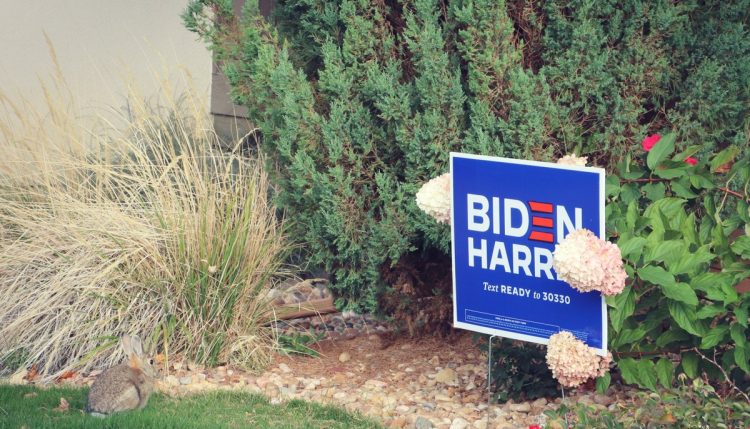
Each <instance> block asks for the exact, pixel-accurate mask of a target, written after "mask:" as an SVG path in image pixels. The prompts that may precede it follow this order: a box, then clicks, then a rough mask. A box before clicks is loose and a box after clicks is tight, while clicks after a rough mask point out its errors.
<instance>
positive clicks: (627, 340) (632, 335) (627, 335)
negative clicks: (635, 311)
mask: <svg viewBox="0 0 750 429" xmlns="http://www.w3.org/2000/svg"><path fill="white" fill-rule="evenodd" d="M645 336H646V330H645V329H644V328H643V326H638V327H637V328H635V329H623V330H622V331H621V332H620V333H619V334H618V335H617V336H616V337H615V340H616V342H617V346H618V347H619V346H623V345H625V344H631V343H635V342H637V341H640V340H641V339H643V337H645Z"/></svg>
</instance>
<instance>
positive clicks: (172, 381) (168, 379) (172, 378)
mask: <svg viewBox="0 0 750 429" xmlns="http://www.w3.org/2000/svg"><path fill="white" fill-rule="evenodd" d="M164 382H165V383H166V384H168V385H171V386H177V385H178V384H180V380H178V379H177V377H175V376H174V375H168V376H166V377H164Z"/></svg>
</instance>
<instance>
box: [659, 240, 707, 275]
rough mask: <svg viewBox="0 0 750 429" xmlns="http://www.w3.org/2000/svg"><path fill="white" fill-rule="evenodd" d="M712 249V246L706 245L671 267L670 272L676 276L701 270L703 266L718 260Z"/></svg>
mask: <svg viewBox="0 0 750 429" xmlns="http://www.w3.org/2000/svg"><path fill="white" fill-rule="evenodd" d="M710 249H711V246H710V245H709V244H705V245H703V246H701V247H699V248H698V249H696V250H695V252H693V253H689V254H688V255H687V256H685V257H682V258H679V259H678V260H677V262H676V263H675V264H673V265H672V266H670V267H669V272H671V273H672V274H675V275H677V274H685V273H690V272H695V271H696V270H698V269H700V268H701V265H702V264H705V263H707V262H711V261H713V260H714V259H715V258H716V255H714V254H713V253H711V250H710Z"/></svg>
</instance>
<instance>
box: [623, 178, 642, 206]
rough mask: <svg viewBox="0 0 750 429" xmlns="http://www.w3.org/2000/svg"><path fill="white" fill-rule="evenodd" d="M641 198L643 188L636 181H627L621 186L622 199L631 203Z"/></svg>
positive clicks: (626, 202)
mask: <svg viewBox="0 0 750 429" xmlns="http://www.w3.org/2000/svg"><path fill="white" fill-rule="evenodd" d="M639 198H641V190H640V189H639V188H638V187H637V186H636V185H635V184H634V183H626V184H624V185H622V187H621V188H620V199H621V200H622V202H623V203H625V204H629V203H631V202H633V201H638V199H639Z"/></svg>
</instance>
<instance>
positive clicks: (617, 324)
mask: <svg viewBox="0 0 750 429" xmlns="http://www.w3.org/2000/svg"><path fill="white" fill-rule="evenodd" d="M613 301H614V309H613V310H612V311H610V313H609V321H610V322H611V323H612V329H613V330H614V331H615V332H619V331H620V329H621V328H622V324H623V322H624V321H625V319H627V318H628V317H630V316H631V315H632V314H633V312H634V311H635V293H634V292H633V288H632V286H630V285H627V286H625V288H624V289H623V290H622V292H620V293H619V294H618V295H616V296H615V297H614V298H613Z"/></svg>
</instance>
